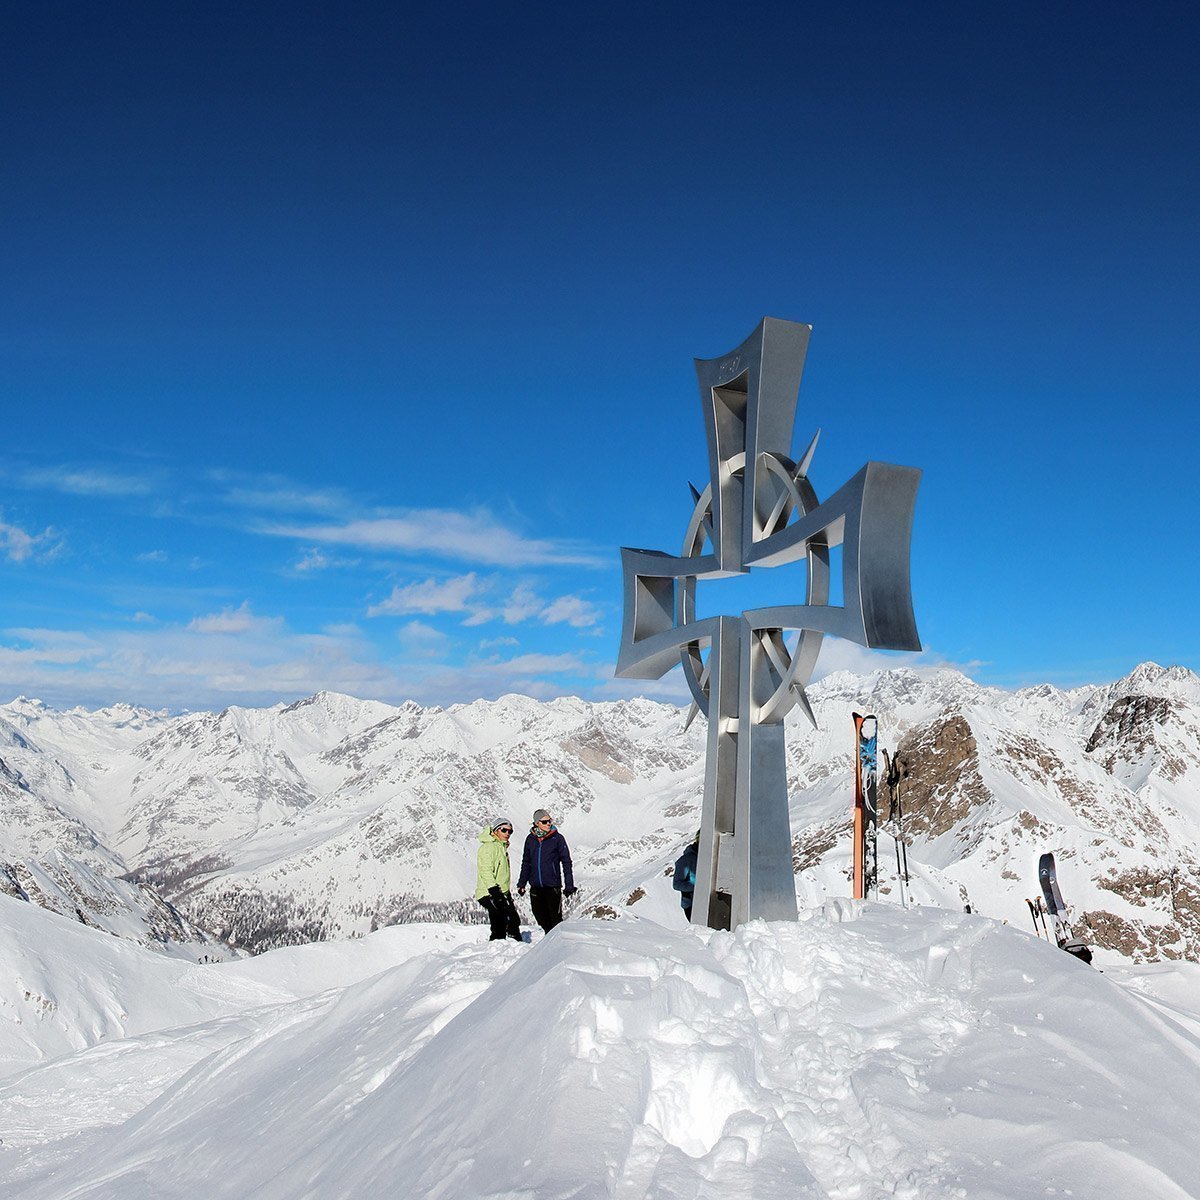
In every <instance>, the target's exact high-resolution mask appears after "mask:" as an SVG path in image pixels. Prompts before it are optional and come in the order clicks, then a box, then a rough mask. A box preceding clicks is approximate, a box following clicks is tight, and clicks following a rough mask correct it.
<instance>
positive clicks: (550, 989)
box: [0, 880, 1200, 1200]
mask: <svg viewBox="0 0 1200 1200" xmlns="http://www.w3.org/2000/svg"><path fill="white" fill-rule="evenodd" d="M664 889H669V880H660V881H657V882H656V883H655V884H654V885H653V888H652V889H651V893H650V894H649V895H648V896H647V903H652V904H659V905H661V911H662V913H663V915H664V917H666V916H667V915H668V914H669V913H670V911H671V910H670V909H669V908H668V907H667V906H666V901H667V899H668V896H667V895H666V891H665V890H664ZM639 907H640V906H639ZM642 911H649V910H648V909H643V910H642ZM0 932H2V933H3V937H4V940H3V941H0V956H2V958H0V961H2V962H3V965H4V972H3V974H2V975H0V980H3V983H2V985H0V986H3V987H4V988H5V989H6V990H5V991H4V992H0V997H2V999H3V1004H2V1005H0V1034H3V1036H4V1037H5V1039H6V1042H5V1043H4V1044H5V1045H8V1046H9V1048H10V1051H11V1047H12V1045H14V1044H16V1045H18V1046H21V1047H24V1052H23V1054H20V1055H14V1054H12V1053H11V1052H10V1053H9V1055H8V1058H9V1070H10V1073H9V1074H8V1076H7V1078H4V1079H0V1139H2V1141H0V1188H2V1189H3V1193H4V1195H5V1196H6V1197H14V1198H16V1197H20V1198H25V1200H49V1198H53V1200H70V1198H82V1197H91V1198H96V1200H98V1198H100V1197H104V1198H106V1200H107V1198H111V1197H120V1198H121V1200H141V1198H143V1197H144V1198H147V1200H149V1198H150V1197H154V1198H155V1200H158V1198H170V1200H190V1198H193V1197H194V1198H196V1200H200V1198H202V1197H203V1198H205V1200H209V1198H214V1200H217V1198H223V1197H228V1198H231V1200H232V1198H234V1197H237V1198H239V1200H244V1198H246V1197H254V1198H255V1200H271V1198H279V1200H282V1198H285V1197H286V1198H288V1200H292V1198H298V1197H313V1198H318V1197H319V1198H334V1197H375V1196H384V1195H394V1196H413V1197H442V1198H458V1197H461V1198H463V1200H467V1198H472V1200H475V1198H478V1200H483V1198H488V1197H492V1198H497V1200H499V1198H500V1197H504V1198H506V1200H513V1198H516V1197H521V1198H522V1200H568V1198H572V1200H584V1198H585V1197H586V1198H589V1200H591V1198H600V1197H614V1198H624V1197H629V1198H635V1197H637V1198H640V1197H661V1198H663V1200H667V1198H671V1200H678V1198H682V1197H689V1198H691V1197H714V1198H716V1197H720V1198H722V1200H725V1198H728V1200H740V1198H742V1197H751V1196H753V1197H755V1198H774V1197H780V1198H783V1197H787V1198H789V1200H795V1198H801V1200H803V1198H808V1197H812V1198H816V1197H829V1198H836V1200H874V1198H877V1197H883V1196H897V1197H910V1198H913V1200H916V1198H918V1197H919V1198H920V1200H943V1198H946V1200H949V1198H951V1197H970V1198H971V1200H1000V1198H1005V1200H1023V1198H1026V1197H1028V1198H1033V1197H1038V1198H1039V1200H1044V1197H1046V1196H1069V1195H1073V1196H1077V1197H1094V1196H1104V1197H1105V1198H1106V1200H1125V1198H1128V1200H1134V1198H1135V1197H1136V1198H1137V1200H1143V1198H1145V1197H1153V1198H1154V1200H1187V1198H1188V1197H1192V1198H1193V1200H1194V1198H1195V1197H1196V1196H1198V1195H1200V1150H1198V1149H1197V1146H1196V1139H1195V1138H1194V1136H1193V1125H1194V1121H1193V1114H1194V1113H1195V1112H1196V1111H1197V1109H1198V1107H1200V1033H1198V1030H1200V1013H1198V1012H1197V1008H1196V996H1197V989H1196V986H1195V985H1196V983H1197V982H1198V975H1200V968H1197V967H1196V966H1195V965H1194V964H1186V963H1184V964H1175V965H1172V966H1166V965H1161V964H1159V965H1156V966H1154V967H1141V968H1134V967H1131V966H1128V965H1126V964H1124V963H1123V962H1122V961H1121V960H1117V959H1116V957H1115V956H1109V957H1110V958H1111V962H1110V961H1108V960H1103V961H1102V964H1101V965H1103V966H1104V967H1105V971H1104V972H1103V973H1102V972H1101V971H1100V970H1097V969H1094V968H1091V967H1088V966H1086V965H1084V964H1082V963H1079V962H1077V961H1076V960H1074V959H1072V958H1071V957H1070V956H1068V955H1066V954H1063V953H1061V952H1060V951H1058V950H1056V949H1055V948H1053V947H1052V946H1050V945H1049V944H1048V943H1046V942H1044V941H1039V940H1037V939H1036V938H1034V937H1033V936H1032V935H1031V934H1026V933H1024V932H1022V931H1020V930H1018V929H1015V928H1013V927H1011V926H1005V925H1003V924H1001V923H999V922H996V921H993V920H989V919H986V918H983V917H978V916H968V915H963V914H959V913H949V912H945V911H943V910H939V909H931V908H915V907H914V908H910V909H908V910H903V909H900V908H899V907H897V906H895V905H888V904H880V903H863V902H853V901H848V900H838V901H827V902H825V903H823V904H821V905H818V906H816V907H812V908H808V909H806V910H805V911H804V912H803V913H802V915H801V919H800V920H799V921H798V922H796V923H795V924H783V923H772V924H766V923H762V922H753V923H751V924H749V925H746V926H744V927H742V928H741V929H739V930H737V931H736V932H734V933H732V934H730V933H719V932H712V931H708V930H699V929H691V928H687V927H682V925H681V923H680V922H679V921H678V919H677V914H676V917H675V920H674V923H673V925H672V926H671V927H668V926H667V925H664V924H659V923H658V922H656V921H651V920H647V919H644V918H642V919H639V918H638V917H635V916H633V915H632V914H631V912H629V911H626V912H623V913H622V914H621V917H620V919H617V920H571V921H568V922H567V923H565V924H564V925H562V926H560V927H559V928H558V929H556V930H554V931H553V932H552V933H551V934H550V935H549V936H547V937H545V938H540V937H535V939H534V941H533V942H532V944H526V945H516V944H515V943H511V942H508V943H495V944H491V943H488V942H486V941H483V940H481V939H482V938H483V937H484V936H485V934H484V932H483V931H482V930H481V929H480V928H479V927H462V926H408V927H404V928H398V929H387V930H381V931H379V932H378V933H376V934H373V935H371V936H369V937H366V938H363V939H360V940H356V941H350V942H341V943H331V944H317V945H311V946H304V947H298V948H294V949H288V950H276V951H272V952H269V953H267V954H264V955H262V956H260V957H258V958H256V959H253V960H242V961H238V962H232V963H223V964H217V965H203V964H184V963H181V962H180V961H179V960H176V959H170V958H166V957H164V956H162V955H161V954H156V953H154V952H153V951H151V950H148V949H145V948H142V947H140V946H137V945H135V944H132V943H129V942H125V941H121V940H119V939H117V938H113V937H109V936H106V935H104V934H102V933H99V932H97V931H95V930H91V929H87V928H85V927H82V926H79V925H76V924H73V923H72V922H70V921H68V920H66V919H64V918H61V917H57V916H54V915H53V914H49V913H45V912H42V911H41V910H38V909H35V908H33V906H30V905H23V904H21V903H19V902H17V901H11V900H7V899H6V898H3V897H0ZM1102 959H1103V956H1102ZM1114 964H1115V965H1114ZM14 979H15V980H16V982H15V983H14V982H12V981H13V980H14ZM31 985H35V986H36V990H38V992H39V994H40V996H41V997H42V999H43V1000H45V1001H48V1002H49V1004H50V1005H51V1006H53V1007H52V1008H50V1009H47V1008H46V1006H45V1005H41V1006H38V1005H34V1004H32V1003H31V1002H29V1001H28V1000H25V999H24V998H23V996H22V992H23V990H29V989H30V988H31ZM102 1012H103V1013H104V1014H105V1015H104V1017H103V1019H101V1018H100V1015H99V1014H101V1013H102ZM37 1054H40V1055H41V1057H40V1058H35V1055H37Z"/></svg>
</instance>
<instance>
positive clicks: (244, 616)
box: [188, 600, 282, 634]
mask: <svg viewBox="0 0 1200 1200" xmlns="http://www.w3.org/2000/svg"><path fill="white" fill-rule="evenodd" d="M281 624H282V618H279V617H256V616H255V615H254V614H253V613H252V612H251V611H250V601H249V600H243V601H242V603H241V605H240V606H239V607H237V608H223V609H222V610H221V611H220V612H219V613H209V614H208V615H207V616H204V617H196V618H194V619H193V620H192V621H189V622H188V629H189V630H191V631H192V632H193V633H226V634H230V633H231V634H242V633H251V632H254V631H264V630H269V629H274V628H277V627H279V626H280V625H281Z"/></svg>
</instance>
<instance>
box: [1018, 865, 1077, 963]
mask: <svg viewBox="0 0 1200 1200" xmlns="http://www.w3.org/2000/svg"><path fill="white" fill-rule="evenodd" d="M1038 880H1039V881H1040V882H1041V885H1042V895H1043V897H1044V898H1045V901H1046V911H1047V912H1048V913H1049V914H1050V915H1051V916H1052V917H1053V918H1054V940H1055V941H1056V942H1057V943H1058V948H1059V949H1060V950H1065V951H1066V952H1067V953H1068V954H1073V955H1074V956H1075V957H1076V958H1079V959H1082V960H1083V961H1084V962H1087V963H1090V962H1091V961H1092V952H1091V950H1090V949H1089V948H1088V946H1087V944H1086V943H1085V942H1084V941H1083V939H1082V938H1077V937H1076V936H1075V935H1074V934H1073V933H1072V932H1071V926H1070V925H1069V924H1068V922H1067V905H1066V902H1065V901H1064V900H1063V898H1062V892H1061V891H1059V887H1058V873H1057V871H1056V870H1055V866H1054V855H1053V854H1049V853H1047V854H1043V855H1042V857H1041V859H1040V860H1039V861H1038ZM1031 907H1032V906H1031ZM1044 920H1045V918H1043V921H1044Z"/></svg>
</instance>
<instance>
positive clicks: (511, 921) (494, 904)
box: [479, 892, 525, 942]
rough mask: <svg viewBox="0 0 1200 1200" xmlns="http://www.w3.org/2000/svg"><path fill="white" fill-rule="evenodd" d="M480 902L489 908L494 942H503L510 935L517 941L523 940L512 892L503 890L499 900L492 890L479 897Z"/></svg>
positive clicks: (488, 912) (491, 939) (490, 939)
mask: <svg viewBox="0 0 1200 1200" xmlns="http://www.w3.org/2000/svg"><path fill="white" fill-rule="evenodd" d="M479 903H480V904H482V905H483V907H484V908H485V909H487V915H488V920H489V921H490V922H491V926H492V936H491V937H490V938H489V939H488V940H489V941H492V942H502V941H504V939H505V938H506V937H510V938H512V939H513V941H515V942H523V941H524V940H525V939H524V938H523V937H521V921H520V919H519V918H518V916H517V906H516V905H515V904H514V903H513V898H512V893H511V892H503V893H502V894H501V896H500V899H499V900H497V899H496V897H495V896H494V895H492V893H491V892H489V893H488V894H487V895H486V896H480V897H479Z"/></svg>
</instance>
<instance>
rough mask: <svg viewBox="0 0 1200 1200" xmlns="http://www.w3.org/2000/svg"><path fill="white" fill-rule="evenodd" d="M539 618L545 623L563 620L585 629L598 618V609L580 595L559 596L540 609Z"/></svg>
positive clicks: (561, 621) (576, 627)
mask: <svg viewBox="0 0 1200 1200" xmlns="http://www.w3.org/2000/svg"><path fill="white" fill-rule="evenodd" d="M541 619H542V621H544V622H545V624H547V625H559V624H562V623H564V622H565V623H566V624H567V625H570V626H571V627H572V628H573V629H586V628H587V627H588V626H589V625H595V624H596V622H597V621H599V620H600V610H599V609H598V608H597V607H596V606H595V605H594V604H592V603H591V602H590V601H588V600H585V599H583V597H582V596H559V598H558V599H557V600H552V601H551V602H550V603H549V604H547V605H546V607H545V608H544V609H543V610H542V613H541Z"/></svg>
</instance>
